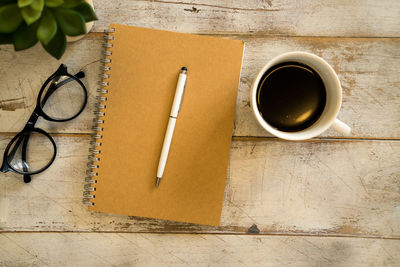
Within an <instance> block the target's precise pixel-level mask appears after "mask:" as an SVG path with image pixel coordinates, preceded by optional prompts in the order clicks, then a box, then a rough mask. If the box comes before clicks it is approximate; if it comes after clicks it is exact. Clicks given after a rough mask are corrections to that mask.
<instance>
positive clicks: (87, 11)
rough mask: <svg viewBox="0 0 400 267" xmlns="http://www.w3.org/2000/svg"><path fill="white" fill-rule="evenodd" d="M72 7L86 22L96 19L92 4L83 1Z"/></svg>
mask: <svg viewBox="0 0 400 267" xmlns="http://www.w3.org/2000/svg"><path fill="white" fill-rule="evenodd" d="M73 9H74V10H75V11H77V12H78V13H79V14H80V15H81V16H82V17H83V18H84V19H85V21H86V22H89V21H93V20H97V16H96V13H94V10H93V8H92V6H91V5H89V4H88V3H86V2H83V3H82V4H80V5H79V6H76V7H74V8H73Z"/></svg>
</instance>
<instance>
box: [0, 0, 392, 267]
mask: <svg viewBox="0 0 400 267" xmlns="http://www.w3.org/2000/svg"><path fill="white" fill-rule="evenodd" d="M95 7H96V12H97V14H98V17H99V18H100V20H99V21H97V22H96V24H95V27H94V29H93V31H92V32H91V33H90V34H88V35H87V36H86V37H85V38H84V39H82V40H80V41H78V42H75V43H71V44H69V45H68V48H67V52H66V53H65V55H64V56H63V58H62V60H60V61H56V60H55V59H53V58H51V57H50V56H48V55H47V54H46V53H45V52H44V51H43V50H42V48H41V47H40V46H39V45H37V46H36V47H34V48H32V49H29V50H26V51H22V52H18V53H17V52H14V51H13V48H12V46H7V45H6V46H0V59H1V61H0V80H1V82H0V132H1V133H0V151H4V149H5V146H6V145H7V143H8V142H9V140H10V138H11V137H12V136H13V135H14V134H15V133H16V132H18V131H20V130H21V128H22V127H23V125H24V123H25V122H26V120H27V119H28V116H29V114H30V113H31V112H32V109H33V107H34V105H35V101H36V96H37V94H38V91H39V89H40V86H41V84H42V83H43V82H44V80H45V79H46V78H47V77H48V76H49V75H50V74H51V73H52V72H53V71H55V70H56V68H57V67H58V65H59V64H60V63H61V62H63V63H65V64H67V65H68V67H69V68H70V70H72V72H73V71H78V70H80V69H83V70H84V71H85V72H86V74H87V78H86V84H87V86H88V90H89V94H90V98H89V105H88V107H87V109H86V110H85V111H84V112H83V114H82V115H81V116H80V117H78V118H77V119H75V120H73V121H71V122H67V123H49V122H46V121H43V120H40V121H39V123H38V125H37V126H38V127H40V128H43V129H45V130H47V131H48V132H51V133H52V135H53V136H54V137H55V141H56V143H57V146H58V149H59V151H58V156H57V159H56V161H55V162H54V164H53V165H52V166H51V167H50V168H49V169H48V170H47V171H46V172H44V173H42V174H40V175H36V176H34V179H33V181H32V183H31V184H29V185H26V184H24V183H23V182H22V179H21V177H20V176H19V175H15V174H12V173H7V174H1V175H0V231H1V233H0V265H2V266H3V265H5V266H8V265H10V266H15V265H25V264H28V265H30V264H32V265H47V264H48V265H73V266H76V265H83V266H88V265H89V266H102V265H111V264H115V265H123V266H125V265H136V264H137V265H144V266H151V265H227V266H231V265H246V266H254V265H347V266H353V265H367V264H369V265H393V266H395V265H397V266H399V265H400V253H399V252H400V241H399V239H400V142H399V141H400V139H399V138H400V88H399V87H400V73H399V66H400V38H399V37H400V2H399V1H396V0H381V1H362V0H353V1H347V0H336V1H333V0H327V1H317V0H312V1H291V0H264V1H254V0H249V1H216V0H211V1H175V0H170V1H164V0H154V1H129V0H120V1H106V0H96V1H95ZM111 22H115V23H123V24H128V25H137V26H145V27H153V28H158V29H167V30H172V31H178V32H190V33H199V34H207V35H215V36H222V37H225V38H232V39H241V40H244V41H245V42H246V52H245V57H244V64H243V69H242V76H241V80H240V86H239V97H238V100H237V111H236V120H235V130H234V133H233V141H232V146H231V156H230V157H231V159H230V165H229V175H228V178H227V186H226V191H225V201H224V207H223V213H222V222H221V226H220V227H208V226H201V225H195V224H186V223H178V222H166V221H161V220H152V219H144V218H137V217H127V216H116V215H109V214H101V213H92V212H88V210H87V207H86V206H84V205H83V204H82V203H81V199H82V191H83V184H84V177H85V170H86V168H87V167H86V164H87V156H88V148H89V139H90V134H91V133H92V132H91V130H90V129H91V127H92V124H93V123H92V118H93V116H92V111H93V104H94V96H95V95H96V93H95V90H96V88H97V87H98V75H99V74H100V71H99V68H100V58H101V51H102V48H101V44H102V41H103V35H102V31H103V30H104V29H106V28H107V26H108V24H109V23H111ZM294 50H303V51H309V52H312V53H315V54H317V55H319V56H321V57H323V58H324V59H326V60H327V61H328V62H329V63H330V64H331V65H332V66H333V68H334V69H335V70H336V72H337V73H338V75H339V77H340V79H341V82H342V86H343V94H344V95H343V106H342V109H341V111H340V114H339V118H340V119H342V120H343V121H345V122H347V123H348V124H349V125H350V126H351V127H352V129H353V133H352V135H351V136H350V137H346V138H344V137H343V136H340V135H338V134H337V133H335V132H334V131H332V130H329V131H327V132H326V133H324V134H323V135H322V136H320V137H319V138H315V139H313V140H309V141H304V142H288V141H282V140H279V139H276V138H273V137H271V136H270V135H268V134H267V133H266V132H265V131H263V129H262V128H261V127H260V126H258V125H257V123H256V120H255V119H254V118H253V116H252V113H251V109H250V105H249V90H250V85H251V82H252V79H253V78H254V76H255V75H256V73H257V71H258V70H259V69H260V68H261V67H262V66H263V65H264V64H265V63H266V62H267V61H268V60H270V59H271V58H272V57H274V56H276V55H279V54H281V53H283V52H287V51H294Z"/></svg>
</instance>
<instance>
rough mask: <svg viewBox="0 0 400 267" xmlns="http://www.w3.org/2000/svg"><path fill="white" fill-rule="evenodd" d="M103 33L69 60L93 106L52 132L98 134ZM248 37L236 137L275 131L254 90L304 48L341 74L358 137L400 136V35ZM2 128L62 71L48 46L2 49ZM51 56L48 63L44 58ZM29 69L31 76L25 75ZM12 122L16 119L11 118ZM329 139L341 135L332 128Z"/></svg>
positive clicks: (72, 51)
mask: <svg viewBox="0 0 400 267" xmlns="http://www.w3.org/2000/svg"><path fill="white" fill-rule="evenodd" d="M102 38H103V36H102V34H100V33H97V34H90V35H89V36H87V37H86V38H85V39H83V40H81V41H78V42H76V43H73V44H71V45H70V46H69V49H68V50H67V52H66V55H65V56H64V57H63V59H62V62H64V63H66V64H67V65H68V66H69V67H70V69H71V72H72V71H75V72H77V71H79V70H80V69H84V70H85V71H86V74H87V78H86V79H84V80H85V81H86V84H87V85H88V89H89V94H90V98H89V103H88V108H87V109H86V110H85V111H84V112H83V113H82V115H81V116H80V117H79V118H77V119H76V120H73V121H70V122H66V123H47V122H45V123H43V122H42V123H39V124H38V127H42V128H46V129H47V130H49V131H50V132H63V133H90V128H91V126H92V119H93V115H92V110H93V102H94V98H95V96H96V88H97V85H98V80H99V78H98V75H99V74H100V71H99V69H100V66H101V64H100V59H101V56H102V55H101V51H102V48H101V43H102ZM227 38H235V39H243V40H245V42H246V43H245V44H246V50H245V57H244V64H243V69H242V76H241V82H240V85H239V97H238V104H237V112H236V122H235V131H234V136H259V137H260V136H268V134H266V133H265V131H263V129H262V128H261V127H260V126H258V124H257V122H256V120H254V118H253V114H252V111H251V108H250V103H249V94H250V87H251V83H252V80H253V78H254V77H255V76H256V75H257V72H258V71H259V69H261V68H262V66H263V65H264V64H265V63H266V62H267V61H268V60H270V59H272V58H273V57H275V56H277V55H279V54H281V53H284V52H288V51H294V50H303V51H308V52H312V53H315V54H317V55H319V56H321V57H323V58H324V59H326V60H327V61H328V62H329V63H330V64H331V65H332V66H333V68H334V69H335V70H336V71H337V73H338V75H339V77H340V79H341V83H342V86H343V105H342V109H341V111H340V113H339V118H340V119H342V120H343V121H345V122H346V123H348V124H349V125H350V126H351V127H352V130H353V133H352V136H351V137H350V138H377V137H378V138H380V139H382V138H386V139H392V138H399V137H400V90H399V85H400V75H398V73H399V70H398V66H399V65H400V39H399V38H330V37H329V38H325V37H324V38H321V37H312V38H310V37H276V36H267V37H259V36H256V37H253V36H237V35H236V36H227ZM0 49H1V50H0V58H2V59H3V60H4V61H3V64H0V76H1V77H2V79H4V82H2V83H0V97H1V100H0V109H1V110H0V111H1V112H0V132H18V131H20V129H21V127H23V124H24V123H25V119H26V118H27V117H28V116H29V115H30V113H31V112H32V108H33V107H34V105H35V104H36V97H37V94H38V92H39V90H40V86H41V85H42V83H43V82H44V81H45V80H46V79H47V77H48V76H49V75H50V74H51V73H52V72H54V70H55V69H57V67H58V64H59V62H57V61H56V60H52V59H51V58H49V56H48V55H46V53H45V52H44V51H43V49H42V48H41V47H40V45H37V46H36V47H35V48H33V49H31V50H27V51H22V52H19V53H15V52H14V51H13V48H12V46H3V47H0ZM43 59H47V60H43ZM19 73H24V75H18V74H19ZM10 121H11V122H10ZM323 136H325V137H336V136H338V134H337V133H336V132H335V131H333V130H329V131H327V132H326V133H325V134H324V135H323Z"/></svg>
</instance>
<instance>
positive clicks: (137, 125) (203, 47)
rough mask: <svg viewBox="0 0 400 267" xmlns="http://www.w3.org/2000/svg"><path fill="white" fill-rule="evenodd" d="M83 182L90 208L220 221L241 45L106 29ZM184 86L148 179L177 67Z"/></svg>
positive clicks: (190, 36)
mask: <svg viewBox="0 0 400 267" xmlns="http://www.w3.org/2000/svg"><path fill="white" fill-rule="evenodd" d="M105 38H106V39H107V42H106V44H105V47H106V49H105V54H106V57H105V59H104V62H105V64H104V70H105V71H104V79H103V82H102V87H101V88H100V89H99V93H100V96H99V97H98V100H99V103H98V109H97V110H96V112H95V113H96V116H97V117H96V121H97V123H98V125H97V126H96V134H95V136H94V140H93V145H94V147H93V148H92V149H91V152H92V156H90V160H91V162H90V168H91V169H90V170H89V176H90V177H87V178H86V181H87V184H86V185H85V189H86V190H85V193H84V194H85V197H84V198H85V200H86V201H87V202H88V204H89V210H90V211H99V212H107V213H113V214H126V215H130V216H140V217H147V218H157V219H164V220H173V221H181V222H190V223H197V224H205V225H215V226H217V225H219V224H220V220H221V210H222V204H223V197H224V189H225V181H226V176H227V167H228V161H229V150H230V143H231V137H232V131H233V122H234V114H235V106H236V97H237V91H238V84H239V78H240V71H241V64H242V57H243V50H244V43H243V41H240V40H230V39H225V38H218V37H210V36H200V35H193V34H184V33H175V32H169V31H162V30H154V29H146V28H140V27H132V26H125V25H118V24H111V25H110V30H109V32H108V34H107V35H106V36H105ZM183 66H185V67H187V69H188V71H187V82H186V89H185V94H184V97H183V101H182V104H181V108H180V112H179V116H178V119H177V121H176V126H175V132H174V135H173V138H172V143H171V147H170V151H169V155H168V160H167V164H166V167H165V172H164V176H163V179H162V182H161V184H160V186H159V187H158V188H156V187H155V182H156V173H157V167H158V162H159V158H160V153H161V149H162V145H163V140H164V136H165V131H166V127H167V124H168V120H169V114H170V111H171V106H172V102H173V98H174V94H175V89H176V83H177V79H178V75H179V71H180V69H181V68H182V67H183Z"/></svg>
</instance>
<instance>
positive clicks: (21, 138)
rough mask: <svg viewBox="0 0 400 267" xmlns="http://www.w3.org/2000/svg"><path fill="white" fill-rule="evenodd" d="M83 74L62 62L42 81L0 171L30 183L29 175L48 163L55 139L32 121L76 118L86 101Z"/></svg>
mask: <svg viewBox="0 0 400 267" xmlns="http://www.w3.org/2000/svg"><path fill="white" fill-rule="evenodd" d="M83 77H85V74H84V73H83V72H82V71H80V72H78V73H77V74H75V75H71V74H69V73H68V71H67V66H66V65H64V64H61V66H60V67H59V68H58V69H57V71H56V72H55V73H53V74H52V75H51V76H50V77H49V78H48V79H47V80H46V81H45V83H44V84H43V86H42V88H41V89H40V91H39V95H38V98H37V104H36V107H35V109H34V110H33V113H32V115H31V116H30V117H29V120H28V122H27V123H26V125H25V127H24V129H23V130H22V131H21V132H19V133H18V134H17V135H16V136H15V137H14V138H13V139H11V141H10V143H9V144H8V145H7V147H6V150H5V151H4V157H3V164H2V166H1V168H0V171H2V172H8V171H13V172H16V173H19V174H22V175H23V176H24V182H25V183H29V182H30V181H31V175H34V174H38V173H40V172H43V171H44V170H46V169H47V168H48V167H50V165H51V164H52V163H53V161H54V159H55V158H56V154H57V147H56V143H55V142H54V140H53V138H52V137H51V136H50V135H49V134H48V133H47V132H46V131H44V130H42V129H40V128H35V124H36V122H37V120H38V118H39V117H43V118H44V119H45V120H48V121H55V122H63V121H69V120H72V119H75V118H76V117H77V116H78V115H79V114H80V113H81V112H82V111H83V109H84V108H85V106H86V102H87V90H86V87H85V86H84V85H83V83H82V82H81V81H80V79H82V78H83Z"/></svg>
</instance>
